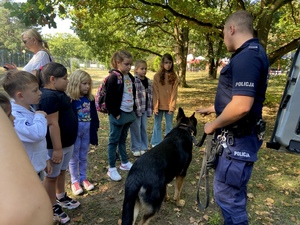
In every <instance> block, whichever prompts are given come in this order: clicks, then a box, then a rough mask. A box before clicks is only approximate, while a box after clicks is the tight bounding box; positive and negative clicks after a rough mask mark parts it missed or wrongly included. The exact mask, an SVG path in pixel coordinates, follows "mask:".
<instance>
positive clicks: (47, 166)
mask: <svg viewBox="0 0 300 225" xmlns="http://www.w3.org/2000/svg"><path fill="white" fill-rule="evenodd" d="M45 171H46V173H47V174H51V173H52V165H51V162H50V160H47V165H46V168H45Z"/></svg>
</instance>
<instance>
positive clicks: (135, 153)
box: [132, 151, 141, 157]
mask: <svg viewBox="0 0 300 225" xmlns="http://www.w3.org/2000/svg"><path fill="white" fill-rule="evenodd" d="M132 154H133V156H135V157H139V156H141V152H139V151H132Z"/></svg>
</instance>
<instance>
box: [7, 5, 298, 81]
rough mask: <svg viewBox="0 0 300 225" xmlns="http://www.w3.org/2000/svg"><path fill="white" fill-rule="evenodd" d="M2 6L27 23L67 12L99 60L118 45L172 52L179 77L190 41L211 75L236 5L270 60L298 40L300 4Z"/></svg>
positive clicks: (138, 53) (138, 51)
mask: <svg viewBox="0 0 300 225" xmlns="http://www.w3.org/2000/svg"><path fill="white" fill-rule="evenodd" d="M7 7H9V8H10V9H11V10H12V11H13V14H12V15H14V16H17V17H18V18H20V19H22V20H23V21H24V22H25V23H27V24H28V23H32V24H35V23H38V24H40V25H48V26H49V27H51V26H56V25H55V24H54V20H53V18H55V16H56V15H57V14H58V15H59V16H62V17H65V16H69V17H70V18H71V19H72V21H73V26H74V30H75V32H76V34H78V36H79V37H80V39H81V40H84V41H86V42H87V43H88V45H89V46H91V48H92V50H93V52H94V54H96V55H97V56H98V57H99V58H101V59H102V60H106V61H107V59H108V57H109V56H110V55H111V54H112V52H113V51H115V50H117V49H120V48H125V49H129V50H130V51H132V52H133V53H134V55H135V58H140V57H145V56H147V55H149V54H154V55H161V54H162V53H164V52H171V53H173V54H174V55H175V57H176V60H177V61H178V63H179V64H180V65H181V67H180V70H181V72H182V73H183V75H182V76H183V77H182V78H183V81H184V76H185V74H184V73H185V71H184V70H185V68H184V64H186V63H185V62H184V58H186V55H187V54H188V52H191V49H190V48H189V46H190V45H191V44H192V46H193V48H195V49H197V51H198V49H202V51H205V56H206V57H207V58H208V59H209V64H210V75H211V76H213V77H215V72H216V68H217V62H218V59H219V58H220V57H222V56H224V55H225V54H226V53H225V51H224V45H223V41H222V26H223V24H224V22H225V19H226V17H227V16H228V15H229V14H231V13H232V12H234V11H236V10H238V9H246V10H248V11H250V12H251V13H252V14H253V17H254V22H255V31H256V34H257V37H258V38H259V39H260V41H261V43H262V44H263V46H264V47H266V49H267V52H268V56H269V60H270V63H271V64H273V63H274V62H276V61H277V60H278V59H280V58H281V57H282V56H283V55H285V54H286V53H288V52H290V51H291V50H293V49H295V48H296V47H297V46H298V44H299V42H300V32H299V22H300V16H299V12H300V4H299V1H293V0H262V1H252V0H244V1H243V0H234V1H226V0H203V1H190V0H174V1H168V0H160V1H158V0H127V1H121V0H105V1H104V0H100V1H98V0H97V1H96V0H86V1H83V0H79V1H78V0H76V1H75V0H62V1H59V2H57V1H54V0H39V1H36V0H28V1H27V3H21V4H17V5H16V3H13V4H9V3H7ZM24 12H25V13H24ZM195 34H196V35H195Z"/></svg>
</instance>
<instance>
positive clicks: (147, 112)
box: [130, 60, 153, 156]
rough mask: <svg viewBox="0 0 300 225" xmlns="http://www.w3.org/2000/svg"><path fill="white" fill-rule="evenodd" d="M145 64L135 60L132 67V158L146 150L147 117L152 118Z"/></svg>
mask: <svg viewBox="0 0 300 225" xmlns="http://www.w3.org/2000/svg"><path fill="white" fill-rule="evenodd" d="M146 73H147V63H146V61H145V60H137V61H136V62H135V65H134V75H135V77H134V78H135V81H134V85H135V89H136V94H135V104H136V110H135V114H136V120H135V121H134V122H133V123H132V124H131V125H130V147H131V151H132V153H133V155H134V156H141V155H143V154H144V153H145V152H146V151H147V150H148V135H147V117H151V116H152V111H153V102H152V84H151V81H150V79H149V78H147V77H146Z"/></svg>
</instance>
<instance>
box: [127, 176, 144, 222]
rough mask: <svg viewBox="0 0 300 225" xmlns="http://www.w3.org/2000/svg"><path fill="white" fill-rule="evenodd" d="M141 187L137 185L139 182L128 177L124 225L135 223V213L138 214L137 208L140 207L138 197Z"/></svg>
mask: <svg viewBox="0 0 300 225" xmlns="http://www.w3.org/2000/svg"><path fill="white" fill-rule="evenodd" d="M141 186H142V185H141V184H139V183H137V180H134V181H131V179H130V176H128V177H127V180H126V183H125V196H124V202H123V211H122V225H132V224H133V222H134V213H136V214H137V213H138V211H136V212H135V210H136V209H137V208H135V207H139V206H140V205H139V203H140V200H139V197H138V195H139V191H140V189H141ZM136 204H138V205H136ZM136 217H137V215H136Z"/></svg>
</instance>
